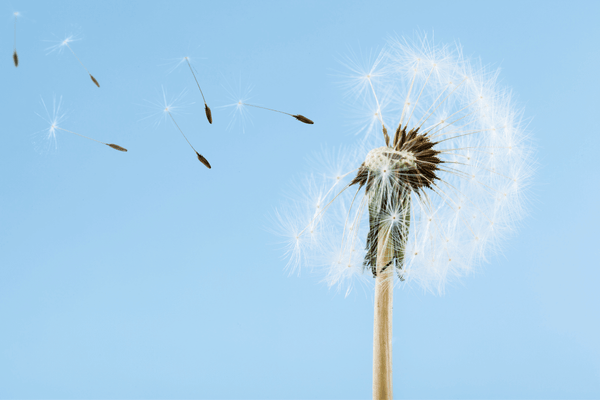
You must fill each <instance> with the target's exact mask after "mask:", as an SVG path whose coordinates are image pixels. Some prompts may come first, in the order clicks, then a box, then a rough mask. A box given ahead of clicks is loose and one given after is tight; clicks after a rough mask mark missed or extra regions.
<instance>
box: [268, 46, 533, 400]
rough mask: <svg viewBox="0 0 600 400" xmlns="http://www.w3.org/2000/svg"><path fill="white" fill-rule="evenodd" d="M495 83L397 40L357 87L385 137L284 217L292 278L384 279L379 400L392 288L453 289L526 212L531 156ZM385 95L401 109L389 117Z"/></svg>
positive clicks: (488, 74) (517, 115) (450, 50)
mask: <svg viewBox="0 0 600 400" xmlns="http://www.w3.org/2000/svg"><path fill="white" fill-rule="evenodd" d="M353 72H356V71H353ZM497 75H498V72H497V71H487V70H485V69H484V68H482V67H478V66H473V65H472V64H471V63H470V62H469V60H467V59H465V58H464V57H463V56H462V53H461V49H460V47H458V46H439V45H434V44H433V42H432V41H430V40H428V39H427V38H426V37H423V38H421V39H419V40H417V41H414V42H412V41H409V40H405V39H398V40H393V41H390V43H389V45H388V47H387V48H386V49H385V50H384V51H382V52H381V54H379V55H378V56H377V57H376V58H375V62H373V64H372V68H371V69H369V70H367V72H366V73H365V74H364V75H357V76H356V79H355V80H354V81H353V82H352V83H351V85H350V86H349V87H350V88H351V90H353V91H354V92H355V93H356V94H357V97H358V98H360V99H361V100H363V101H367V102H369V103H370V105H369V106H368V109H369V110H373V109H375V110H379V112H378V113H377V115H376V120H377V121H378V123H379V129H378V131H379V134H378V135H377V137H371V138H369V139H368V140H363V141H362V142H361V143H360V144H359V145H357V146H355V148H354V149H353V150H352V151H347V152H346V154H345V157H344V159H345V161H348V160H350V159H353V160H354V162H353V163H352V164H353V165H352V166H351V167H347V169H346V172H344V173H342V172H340V170H339V169H338V170H337V171H335V174H327V173H325V174H323V171H319V175H321V176H323V178H324V179H325V181H324V182H323V183H320V184H319V183H315V182H314V180H315V178H314V176H315V175H313V178H312V179H311V186H313V187H318V188H323V189H321V190H319V191H317V192H316V193H315V195H314V196H313V198H312V199H310V201H308V202H306V201H305V202H304V203H302V202H299V203H298V204H295V205H292V206H291V210H292V211H291V213H285V212H282V211H279V212H278V215H279V216H280V217H281V219H280V224H281V226H282V227H287V228H288V229H289V233H290V241H289V243H288V246H289V247H288V249H287V250H288V251H287V252H288V255H289V257H290V263H289V264H288V267H290V268H292V270H293V269H295V268H297V267H300V266H301V265H303V266H325V267H326V268H327V269H326V270H327V276H326V281H327V282H328V284H329V285H330V286H332V285H339V284H341V283H346V282H348V281H350V280H352V279H355V278H357V277H361V276H364V274H365V273H368V274H369V275H371V276H373V278H375V282H374V283H375V319H374V345H373V349H374V351H373V398H374V399H391V398H392V364H391V359H392V358H391V354H392V344H391V343H392V340H391V339H392V325H391V323H392V303H393V287H394V281H396V284H398V285H399V284H400V282H404V283H402V284H403V285H405V284H408V283H411V282H412V283H415V284H418V285H420V286H421V287H423V288H424V289H425V290H427V291H431V292H436V293H440V294H441V293H443V291H444V287H445V285H446V283H447V282H449V281H451V280H452V279H453V278H457V277H460V276H464V275H466V274H468V273H469V272H470V271H471V270H472V269H473V267H474V265H477V264H478V263H479V262H480V261H483V260H484V256H485V254H486V253H489V252H490V251H492V250H495V249H497V247H498V244H499V242H500V239H502V237H503V236H505V235H506V234H507V233H508V232H510V231H511V229H512V228H514V226H515V222H516V221H517V220H518V219H520V218H521V216H522V215H523V205H522V202H523V193H522V192H523V190H524V189H525V188H526V186H527V184H528V181H529V178H530V176H531V173H532V161H531V157H532V152H531V148H530V146H529V142H528V137H527V135H526V133H525V131H524V128H523V124H522V117H521V112H520V111H518V110H516V109H515V106H514V104H513V101H512V100H511V94H510V91H509V90H506V89H502V88H500V87H499V86H498V85H497V83H496V79H497ZM381 93H387V94H388V95H389V94H390V93H392V94H393V96H391V97H388V100H393V102H395V103H396V104H397V106H398V107H397V109H398V110H399V112H397V113H385V114H384V113H383V112H382V111H381V110H382V109H383V108H382V101H381V99H382V95H381ZM327 182H329V184H327ZM363 189H364V190H363ZM298 210H303V211H302V212H299V211H298ZM299 221H304V223H303V224H300V222H299ZM357 259H361V260H362V262H357ZM394 275H395V276H396V277H397V279H396V280H395V279H394Z"/></svg>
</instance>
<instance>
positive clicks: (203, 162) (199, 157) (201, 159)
mask: <svg viewBox="0 0 600 400" xmlns="http://www.w3.org/2000/svg"><path fill="white" fill-rule="evenodd" d="M196 155H197V156H198V160H200V162H201V163H202V164H204V165H206V167H207V168H208V169H210V168H211V167H210V163H209V162H208V160H207V159H206V158H204V157H203V156H202V154H200V153H198V152H196Z"/></svg>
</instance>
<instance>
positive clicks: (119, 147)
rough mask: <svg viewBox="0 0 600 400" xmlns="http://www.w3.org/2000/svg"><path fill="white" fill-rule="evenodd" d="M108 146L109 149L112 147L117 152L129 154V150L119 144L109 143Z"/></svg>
mask: <svg viewBox="0 0 600 400" xmlns="http://www.w3.org/2000/svg"><path fill="white" fill-rule="evenodd" d="M106 145H107V146H109V147H112V148H113V149H115V150H119V151H124V152H127V149H126V148H124V147H121V146H119V145H118V144H112V143H107V144H106Z"/></svg>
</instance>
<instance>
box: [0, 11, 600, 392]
mask: <svg viewBox="0 0 600 400" xmlns="http://www.w3.org/2000/svg"><path fill="white" fill-rule="evenodd" d="M14 11H20V12H21V13H22V15H23V16H22V18H20V19H19V21H18V25H17V29H18V37H17V40H18V42H17V48H18V52H19V56H20V61H21V63H20V65H19V67H18V68H15V67H14V66H13V65H12V58H11V54H12V41H13V19H12V13H13V12H14ZM0 12H2V15H3V16H2V17H1V18H0V55H2V57H1V58H2V61H1V62H0V118H1V119H0V121H1V126H0V134H1V139H2V141H1V142H0V397H2V398H254V399H274V398H286V399H287V398H289V399H291V398H311V399H313V398H314V399H323V398H331V399H334V398H335V399H349V398H365V399H366V398H370V396H371V367H372V365H371V357H372V314H373V300H372V294H371V293H369V292H365V291H361V290H357V291H354V292H353V293H352V294H351V295H350V296H349V297H348V298H344V296H343V292H341V293H337V292H336V291H335V290H328V289H327V287H326V286H325V285H324V284H323V283H320V278H321V277H320V276H317V275H313V274H310V273H305V272H303V273H302V274H301V276H300V277H297V276H292V277H289V276H288V274H287V273H286V271H284V265H285V260H284V259H283V258H282V255H283V250H282V249H281V246H279V245H278V242H279V241H280V240H281V238H279V237H278V236H276V235H274V234H273V233H272V232H271V231H272V229H271V228H272V223H271V222H270V220H269V216H270V215H272V213H273V211H274V209H275V208H276V207H277V206H279V205H280V204H281V203H282V201H284V200H285V198H284V193H285V190H286V189H287V188H289V187H290V184H291V183H290V182H293V181H295V180H297V179H299V178H300V177H301V176H302V171H303V170H305V169H306V168H305V167H306V159H307V157H308V156H310V155H311V154H314V152H316V151H318V150H319V149H320V148H321V147H322V146H324V145H326V146H329V147H335V146H337V145H341V144H352V143H354V142H355V141H356V140H357V138H356V137H355V136H354V135H353V131H352V126H351V124H348V123H347V122H348V121H349V120H350V119H351V118H349V115H348V112H347V110H348V109H347V107H345V106H344V100H343V99H344V97H343V90H342V89H341V88H340V86H339V84H338V83H337V82H338V81H339V72H340V71H343V66H342V65H341V64H340V63H339V58H341V57H343V56H344V55H347V54H348V53H349V49H351V50H352V51H354V52H356V53H359V54H360V53H361V52H362V53H363V54H368V53H369V51H371V49H377V48H381V46H382V45H384V44H385V40H386V39H387V38H389V37H390V36H392V35H407V36H410V37H412V36H413V35H414V34H415V33H417V32H424V33H427V34H429V35H431V33H432V32H433V33H434V35H435V41H436V42H438V43H448V42H453V41H455V40H457V41H459V42H460V43H461V44H462V45H463V48H464V52H465V54H467V55H470V56H471V55H472V56H475V57H481V59H482V61H483V63H484V64H487V65H491V66H496V67H501V68H502V73H501V80H502V83H503V84H504V85H507V86H510V87H512V88H513V89H514V92H515V95H516V98H517V99H518V101H519V104H520V105H521V106H522V107H524V108H525V115H526V117H528V118H530V123H529V125H528V130H529V132H531V133H532V135H533V136H534V140H535V143H536V146H537V156H538V171H537V173H536V176H535V179H534V185H533V187H532V190H531V191H530V193H529V202H528V204H529V209H530V213H529V216H528V217H527V218H526V219H525V220H524V221H523V223H522V226H521V229H520V230H519V232H517V233H516V235H513V236H512V237H511V238H510V239H509V240H508V241H507V242H506V243H505V246H504V247H503V253H502V254H500V255H495V256H492V257H490V260H489V263H488V264H487V265H484V266H482V268H480V273H477V274H474V275H472V276H470V277H468V278H466V279H463V280H462V281H461V282H460V283H459V284H455V285H452V286H450V287H448V288H447V290H446V294H445V296H442V297H439V296H432V295H427V294H424V293H422V292H421V291H420V290H418V289H415V288H413V289H406V290H399V291H397V293H396V297H395V309H394V392H395V395H396V397H397V398H600V341H599V340H598V338H599V337H600V322H599V321H600V320H599V318H598V317H599V313H598V307H599V305H600V294H599V290H598V284H599V280H600V269H599V268H598V267H599V266H600V262H599V261H598V260H599V259H600V251H599V248H600V246H599V235H598V226H599V225H600V213H599V211H598V210H599V208H598V197H599V194H600V192H599V190H598V188H599V181H600V180H599V178H598V176H599V175H598V174H599V172H600V168H599V166H598V165H599V164H598V161H597V157H598V155H597V153H598V151H597V149H598V148H599V147H600V135H599V133H598V118H599V117H598V115H599V113H598V109H599V100H598V98H599V97H598V93H599V90H600V85H599V79H598V70H599V66H600V56H599V54H600V53H599V51H598V49H599V48H600V43H599V42H600V40H599V39H600V28H599V25H598V15H600V3H598V2H596V1H587V2H585V1H581V2H577V1H527V2H523V1H454V2H449V1H430V2H422V1H413V2H405V1H390V2H377V1H369V2H357V1H331V2H326V3H321V2H305V1H302V2H280V1H272V2H250V1H248V2H241V1H240V2H219V1H213V2H191V1H189V2H183V1H181V2H176V1H170V2H165V1H135V2H134V1H131V2H129V1H128V2H124V1H95V2H90V1H79V0H78V1H60V2H58V1H53V2H49V1H22V2H21V1H16V0H11V1H10V2H8V1H3V2H2V7H0ZM68 34H77V35H78V37H79V38H80V39H81V40H80V41H77V42H73V43H72V48H73V49H74V50H75V52H76V53H77V55H78V56H79V57H80V58H81V60H82V61H83V62H84V63H85V64H86V66H87V68H88V69H89V70H90V72H91V73H92V74H93V75H94V76H95V77H96V78H97V79H98V81H99V82H100V84H101V88H100V89H98V88H96V87H95V86H94V85H93V83H92V82H91V81H90V79H89V77H88V76H87V75H86V73H85V71H84V70H83V69H82V68H81V66H80V65H79V64H78V63H77V61H76V60H75V58H74V57H73V56H72V55H71V54H70V53H69V52H68V49H65V50H66V51H64V52H63V53H62V54H56V53H53V54H49V55H47V54H46V53H47V52H46V51H45V49H46V48H47V47H49V46H50V45H52V44H53V43H51V42H46V41H45V40H51V41H52V40H54V41H55V42H56V41H60V40H61V39H63V38H64V37H65V36H66V35H68ZM185 55H191V56H192V57H196V58H195V61H194V62H195V66H196V68H197V69H198V71H199V79H200V82H201V84H202V88H203V90H204V93H205V95H206V98H207V101H208V104H209V105H210V106H211V107H212V109H213V117H214V123H213V125H209V124H208V123H207V122H206V119H205V117H204V112H203V107H202V102H201V98H200V96H199V93H198V92H197V89H196V88H195V86H194V82H193V78H192V77H191V75H190V74H189V71H186V70H185V68H180V69H178V70H176V71H174V72H173V73H171V74H168V73H167V72H168V69H169V66H167V65H163V64H166V63H168V62H169V60H172V59H175V58H178V57H183V56H185ZM182 67H185V66H182ZM240 82H241V83H242V88H245V87H247V86H248V85H252V86H253V87H254V89H253V90H252V96H253V97H252V101H253V102H255V103H257V104H261V105H264V106H267V107H275V108H279V109H282V110H284V111H289V112H291V113H300V114H303V115H305V116H307V117H309V118H311V119H313V120H314V121H315V125H312V126H309V125H304V124H301V123H299V122H298V121H295V120H294V119H292V118H288V117H286V116H283V115H280V114H275V113H268V112H263V111H262V110H249V111H250V114H251V117H252V122H251V123H247V124H246V125H245V126H244V127H243V129H242V127H241V126H240V125H239V124H235V125H234V127H233V129H230V130H227V129H226V128H227V125H228V124H229V123H230V121H231V115H230V111H231V109H228V108H218V107H219V106H223V105H226V104H229V103H232V102H233V101H234V100H236V99H232V98H231V97H230V96H229V95H228V92H227V90H226V88H229V89H232V88H233V89H234V91H235V90H237V88H238V87H239V84H240ZM161 86H163V87H164V88H165V90H167V91H168V93H170V94H173V95H175V94H178V93H180V92H181V91H182V90H183V89H185V88H188V89H189V91H188V93H187V95H186V96H185V99H184V101H183V103H186V102H187V103H192V102H195V104H192V105H190V106H189V107H187V108H185V109H183V110H182V113H180V114H178V115H177V116H176V118H177V119H178V122H179V124H180V126H181V127H182V129H183V130H184V132H186V133H187V135H188V137H189V138H190V141H192V143H193V144H194V145H195V146H196V148H197V149H198V151H200V153H202V154H204V155H205V156H206V158H207V159H208V160H209V161H210V162H211V163H212V165H213V168H212V170H208V169H206V168H205V167H204V166H203V165H202V164H200V163H199V162H198V161H197V160H196V159H195V156H194V154H193V152H192V151H191V150H190V149H189V147H187V144H185V142H184V140H183V138H182V137H181V135H180V134H179V133H178V132H177V131H176V130H175V128H174V127H173V126H172V124H171V123H170V122H169V121H166V122H167V123H164V122H163V123H161V125H159V126H158V127H157V128H155V127H154V126H153V125H152V120H151V119H145V120H143V118H144V116H146V115H148V114H147V112H149V111H153V110H152V109H150V108H148V107H147V106H146V105H148V104H149V103H148V102H157V101H160V96H161ZM40 96H42V98H43V99H44V100H45V101H46V103H49V102H50V103H51V101H52V97H53V96H56V97H57V98H59V97H60V96H62V97H63V102H64V105H65V110H66V111H69V118H68V119H67V120H66V121H65V122H64V123H63V124H62V126H63V127H64V128H66V129H70V130H73V131H75V132H79V133H82V134H85V135H88V136H91V137H94V138H97V139H99V140H103V141H108V142H112V143H117V144H119V145H121V146H124V147H126V148H128V149H129V152H128V153H119V152H117V151H114V150H111V149H110V148H108V147H105V146H101V145H98V144H95V143H93V142H90V141H87V140H85V139H81V138H78V137H76V136H74V135H71V134H68V133H64V132H58V137H57V139H58V149H57V150H50V151H43V152H39V151H36V146H35V144H34V142H35V140H36V138H39V134H38V135H37V136H36V134H35V132H37V131H40V130H42V129H44V128H46V127H47V125H46V123H45V122H44V121H43V120H42V119H41V118H39V117H38V116H37V115H36V113H40V114H42V113H44V109H43V106H42V105H41V103H40ZM158 114H160V110H158ZM238 122H239V121H238Z"/></svg>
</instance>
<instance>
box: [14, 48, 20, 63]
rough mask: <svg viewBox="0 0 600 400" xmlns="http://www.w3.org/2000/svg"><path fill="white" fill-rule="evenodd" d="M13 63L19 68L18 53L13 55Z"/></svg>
mask: <svg viewBox="0 0 600 400" xmlns="http://www.w3.org/2000/svg"><path fill="white" fill-rule="evenodd" d="M13 61H14V62H15V67H18V66H19V56H18V55H17V51H16V50H15V52H14V53H13Z"/></svg>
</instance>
